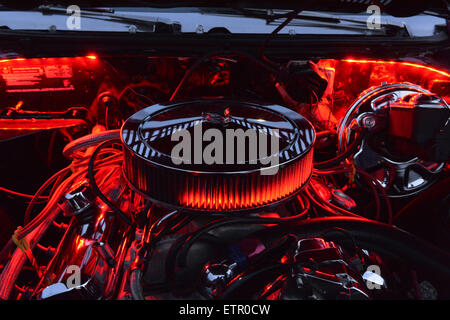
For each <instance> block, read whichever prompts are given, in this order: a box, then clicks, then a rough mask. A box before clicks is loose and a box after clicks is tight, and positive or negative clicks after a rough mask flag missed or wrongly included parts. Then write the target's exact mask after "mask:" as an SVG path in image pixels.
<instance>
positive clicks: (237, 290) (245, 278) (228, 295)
mask: <svg viewBox="0 0 450 320" xmlns="http://www.w3.org/2000/svg"><path fill="white" fill-rule="evenodd" d="M288 270H289V265H286V264H282V263H276V264H272V265H268V266H265V267H262V268H258V269H257V270H255V271H252V272H250V273H247V274H244V275H242V276H240V277H239V278H236V279H235V280H234V281H232V282H231V283H230V284H229V285H228V286H227V287H226V288H225V290H224V291H223V292H222V293H221V294H220V296H219V297H218V299H219V300H228V299H232V300H235V299H237V300H239V299H241V294H242V292H245V291H244V288H246V287H247V288H248V287H249V285H248V284H249V282H259V281H258V278H259V277H261V276H263V275H266V274H272V277H273V278H275V276H276V275H279V274H283V273H286V272H287V271H288ZM261 286H264V285H263V284H261ZM251 288H252V289H254V286H251Z"/></svg>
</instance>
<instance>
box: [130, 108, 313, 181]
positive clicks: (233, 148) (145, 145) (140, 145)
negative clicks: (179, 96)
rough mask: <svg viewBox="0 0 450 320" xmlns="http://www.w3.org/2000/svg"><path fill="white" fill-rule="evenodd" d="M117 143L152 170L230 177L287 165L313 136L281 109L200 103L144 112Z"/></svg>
mask: <svg viewBox="0 0 450 320" xmlns="http://www.w3.org/2000/svg"><path fill="white" fill-rule="evenodd" d="M211 129H212V130H211ZM122 139H123V142H124V144H125V146H126V147H127V148H128V149H129V150H130V151H132V153H134V154H135V155H137V156H139V157H141V158H143V159H145V160H147V161H148V162H150V163H153V164H155V165H163V166H165V167H170V168H173V169H175V170H189V171H195V172H198V173H202V172H204V173H207V172H215V173H218V172H222V173H231V174H232V173H236V172H242V171H248V170H258V169H260V168H263V167H268V166H270V165H271V164H273V163H274V162H270V161H269V160H271V158H273V157H278V160H277V161H278V163H279V165H282V164H283V163H287V162H290V161H292V160H294V159H296V158H298V157H300V156H301V155H303V154H304V153H305V152H307V151H309V150H310V149H311V147H312V145H313V142H314V139H315V134H314V129H313V127H312V125H311V124H310V123H309V122H308V121H307V120H306V119H305V118H303V117H302V116H300V115H299V114H297V113H296V112H294V111H292V110H290V109H287V108H284V107H282V106H278V105H267V106H261V105H257V104H252V103H245V102H236V101H226V100H211V101H209V100H206V101H205V100H201V101H190V102H182V103H176V104H172V105H163V104H157V105H153V106H151V107H148V108H146V109H143V110H141V111H139V112H137V113H136V114H134V115H133V116H131V117H130V118H129V119H128V120H127V121H126V122H125V124H124V125H123V127H122ZM255 139H256V140H255ZM275 140H277V141H275ZM264 145H265V146H264ZM208 157H209V158H208ZM212 161H213V163H211V162H212Z"/></svg>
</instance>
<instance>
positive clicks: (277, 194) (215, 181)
mask: <svg viewBox="0 0 450 320" xmlns="http://www.w3.org/2000/svg"><path fill="white" fill-rule="evenodd" d="M312 155H313V153H312V152H309V153H308V154H307V155H306V156H305V157H304V159H302V160H301V161H298V162H297V163H296V164H295V165H293V166H290V167H288V168H286V169H285V170H284V169H280V170H279V171H278V173H277V174H275V175H268V176H261V175H260V173H259V172H258V173H257V176H255V177H254V178H252V179H251V182H250V183H249V184H246V185H245V187H243V185H242V184H241V182H240V181H239V179H238V178H237V179H228V178H227V177H225V178H219V177H217V176H216V177H212V178H211V179H205V180H204V181H202V182H203V183H199V180H198V179H197V178H195V179H192V180H188V181H187V183H186V186H185V188H184V193H183V194H182V195H181V197H180V205H182V206H185V207H189V208H194V209H206V210H219V211H220V210H239V209H250V208H253V207H258V206H264V205H268V204H271V203H274V202H277V201H279V200H281V199H284V198H286V197H288V196H290V195H292V194H294V193H295V192H296V191H298V190H299V189H300V188H301V187H302V186H304V185H305V183H306V182H307V181H308V179H309V177H310V175H311V172H312ZM233 181H234V182H233Z"/></svg>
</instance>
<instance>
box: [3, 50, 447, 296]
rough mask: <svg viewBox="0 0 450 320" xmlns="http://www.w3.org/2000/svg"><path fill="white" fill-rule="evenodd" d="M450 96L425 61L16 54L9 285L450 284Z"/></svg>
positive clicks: (359, 292)
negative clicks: (32, 56)
mask: <svg viewBox="0 0 450 320" xmlns="http://www.w3.org/2000/svg"><path fill="white" fill-rule="evenodd" d="M449 101H450V73H449V72H447V71H445V70H444V69H443V68H439V67H434V66H431V65H429V64H427V63H425V62H420V61H418V62H417V63H412V62H402V61H391V60H383V59H380V60H369V59H368V60H365V59H355V58H346V59H343V58H336V59H305V60H291V61H287V62H283V63H280V65H278V66H277V67H275V66H274V65H273V64H271V63H268V62H267V61H264V60H261V59H259V58H255V57H253V56H251V55H248V54H245V53H242V52H233V51H229V52H214V53H211V54H207V55H205V56H203V57H200V58H198V57H189V56H188V57H183V56H176V57H166V56H114V57H112V56H101V55H97V54H95V53H92V54H89V55H86V56H78V57H40V58H26V59H25V58H23V59H22V58H7V59H4V60H0V148H1V150H2V152H1V153H2V156H1V159H0V176H1V177H2V178H1V184H0V218H1V221H2V224H3V225H2V232H1V234H2V236H1V237H0V247H1V248H2V250H1V252H0V271H1V274H0V299H5V300H7V299H24V300H28V299H38V300H40V299H42V300H46V299H50V300H53V299H64V300H67V299H74V300H75V299H82V300H98V299H122V300H131V299H134V300H144V299H145V300H165V299H182V300H185V299H194V300H222V299H225V300H336V299H339V300H355V299H356V300H361V299H362V300H377V299H419V300H434V299H448V298H450V283H449V281H450V253H449V251H450V246H449V244H450V241H449V240H450V238H449V235H450V232H449V228H450V194H449V190H450V188H449V186H450V180H449V172H450V166H449V159H450V107H449V104H448V103H449ZM18 190H20V192H19V191H18ZM17 226H20V227H17Z"/></svg>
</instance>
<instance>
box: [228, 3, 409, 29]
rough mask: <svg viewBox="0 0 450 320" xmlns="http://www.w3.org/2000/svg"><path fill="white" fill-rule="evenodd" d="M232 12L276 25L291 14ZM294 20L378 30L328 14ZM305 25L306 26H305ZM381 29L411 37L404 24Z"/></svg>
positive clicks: (310, 14) (390, 25)
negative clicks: (276, 22)
mask: <svg viewBox="0 0 450 320" xmlns="http://www.w3.org/2000/svg"><path fill="white" fill-rule="evenodd" d="M231 12H234V14H236V13H237V14H238V15H244V16H248V17H254V18H260V19H265V20H266V21H267V23H268V24H271V23H274V22H275V21H276V20H278V19H285V18H287V16H288V15H289V14H290V12H286V13H274V12H273V10H258V9H241V8H239V9H233V10H232V11H230V13H231ZM294 20H307V21H312V22H317V23H319V24H317V25H315V24H311V23H310V24H309V25H308V26H319V27H320V26H323V27H329V26H330V25H332V26H333V27H337V28H344V29H356V30H361V31H376V30H370V29H368V28H367V21H366V20H356V19H348V18H342V17H336V16H333V15H330V14H326V13H314V12H308V13H306V12H301V13H299V14H297V15H296V16H295V17H294V19H293V21H292V22H291V23H290V25H295V22H294ZM344 22H347V23H350V24H344ZM352 24H353V25H352ZM303 25H305V24H303ZM380 27H381V28H383V29H384V30H385V31H391V32H396V33H397V34H401V35H406V36H409V32H408V29H407V28H406V26H405V25H404V24H403V23H398V24H395V23H380Z"/></svg>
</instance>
